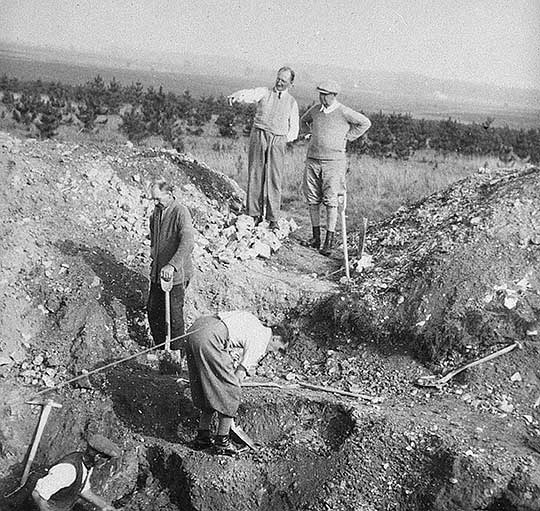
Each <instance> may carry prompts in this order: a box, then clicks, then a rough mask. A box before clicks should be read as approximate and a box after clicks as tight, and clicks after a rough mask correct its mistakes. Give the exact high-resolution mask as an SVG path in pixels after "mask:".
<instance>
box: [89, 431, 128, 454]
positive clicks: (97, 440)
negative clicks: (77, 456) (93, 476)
mask: <svg viewBox="0 0 540 511" xmlns="http://www.w3.org/2000/svg"><path fill="white" fill-rule="evenodd" d="M86 441H87V442H88V445H89V446H90V447H91V448H92V449H95V450H96V451H98V452H99V453H101V454H104V455H105V456H109V458H119V457H120V455H121V454H122V452H121V451H120V449H119V448H118V446H117V445H116V444H115V443H114V442H111V441H110V440H109V439H108V438H105V437H104V436H103V435H90V436H89V437H88V438H87V439H86Z"/></svg>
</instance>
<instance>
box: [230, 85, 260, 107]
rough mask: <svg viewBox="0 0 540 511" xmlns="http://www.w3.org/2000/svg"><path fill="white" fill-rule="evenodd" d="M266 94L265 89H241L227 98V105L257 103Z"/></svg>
mask: <svg viewBox="0 0 540 511" xmlns="http://www.w3.org/2000/svg"><path fill="white" fill-rule="evenodd" d="M267 92H268V89H267V88H266V87H256V88H255V89H242V90H238V91H236V92H233V93H232V94H231V95H230V96H227V100H228V101H229V105H232V104H233V103H257V102H258V101H260V100H261V99H262V98H263V97H264V95H265V94H266V93H267Z"/></svg>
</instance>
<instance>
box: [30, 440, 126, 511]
mask: <svg viewBox="0 0 540 511" xmlns="http://www.w3.org/2000/svg"><path fill="white" fill-rule="evenodd" d="M87 443H88V446H87V448H86V451H85V452H80V451H77V452H72V453H71V454H68V455H66V456H64V457H63V458H62V459H60V460H59V461H57V462H56V463H55V464H54V465H52V466H51V467H50V468H49V471H48V473H47V475H46V476H44V477H42V478H41V479H38V481H37V483H36V486H35V488H34V491H33V492H32V499H33V500H34V503H35V504H36V506H37V508H38V509H39V511H68V510H70V509H73V507H74V506H75V504H76V502H77V501H78V500H79V499H80V498H82V499H84V500H86V501H88V502H91V503H92V504H94V506H96V507H97V508H98V509H101V510H102V511H113V510H114V509H115V508H114V507H113V506H111V505H110V504H109V503H107V502H106V501H105V500H103V499H102V498H101V497H99V496H97V495H96V494H95V493H94V492H93V491H92V489H91V488H90V477H91V476H92V472H93V470H94V467H99V466H101V465H104V464H105V463H107V462H108V461H109V460H110V459H111V458H118V457H120V455H121V452H120V449H119V448H118V447H117V446H116V445H115V444H114V443H113V442H111V441H110V440H109V439H108V438H105V437H104V436H103V435H90V436H89V437H88V439H87Z"/></svg>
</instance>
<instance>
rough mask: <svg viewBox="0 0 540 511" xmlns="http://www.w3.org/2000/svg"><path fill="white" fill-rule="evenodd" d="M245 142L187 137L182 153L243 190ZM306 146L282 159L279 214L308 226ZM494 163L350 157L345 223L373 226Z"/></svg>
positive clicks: (430, 156)
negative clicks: (304, 182) (304, 179)
mask: <svg viewBox="0 0 540 511" xmlns="http://www.w3.org/2000/svg"><path fill="white" fill-rule="evenodd" d="M247 146H248V139H247V138H241V139H238V140H232V141H228V140H224V139H223V138H219V137H215V138H214V137H212V136H208V137H204V138H199V137H192V138H189V139H188V140H187V141H186V150H187V151H189V152H190V153H192V154H193V155H194V156H195V157H196V158H197V159H200V160H201V161H204V162H205V163H207V164H208V165H209V166H210V167H212V168H215V169H217V170H220V171H221V172H223V173H224V174H226V175H228V176H230V177H232V178H233V179H235V180H236V181H238V182H239V183H240V185H241V186H242V187H243V188H244V189H245V187H246V184H247V161H248V157H247ZM306 150H307V146H306V145H295V146H294V147H292V148H290V149H289V150H288V152H287V156H286V166H287V168H286V171H285V175H284V178H283V209H284V210H285V211H286V212H287V213H289V214H292V215H293V216H295V218H298V219H299V220H301V221H302V222H308V217H307V210H306V207H305V204H304V200H303V195H302V173H303V168H304V159H305V155H306ZM497 163H498V160H497V159H495V158H488V159H486V158H478V157H470V158H468V157H464V156H457V155H448V156H442V155H437V154H435V153H434V152H430V151H424V152H421V153H419V154H416V155H415V156H414V157H413V158H411V159H410V160H406V161H405V160H395V159H380V158H372V157H370V156H358V155H356V154H353V155H351V157H350V159H349V173H348V176H347V189H348V215H347V217H348V223H349V226H350V228H354V227H357V226H359V225H360V224H361V222H362V217H367V218H368V219H369V221H370V222H376V221H378V220H381V219H382V218H384V217H386V216H388V215H390V214H392V213H393V212H394V211H396V210H397V209H398V208H399V207H400V206H402V205H404V204H409V203H412V202H415V201H417V200H419V199H421V198H422V197H425V196H426V195H430V194H432V193H434V192H436V191H437V190H440V189H443V188H445V187H446V186H448V185H449V184H451V183H453V182H454V181H456V180H458V179H462V178H464V177H466V176H468V175H470V174H471V173H473V172H476V171H477V170H478V168H479V167H483V166H486V165H487V166H489V167H494V166H497Z"/></svg>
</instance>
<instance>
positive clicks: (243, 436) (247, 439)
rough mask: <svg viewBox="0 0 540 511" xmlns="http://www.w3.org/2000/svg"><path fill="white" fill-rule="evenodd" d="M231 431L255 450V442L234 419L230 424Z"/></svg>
mask: <svg viewBox="0 0 540 511" xmlns="http://www.w3.org/2000/svg"><path fill="white" fill-rule="evenodd" d="M231 433H232V434H233V435H234V436H235V437H236V439H237V440H239V441H240V442H242V443H243V444H245V445H247V446H248V447H249V448H250V449H252V450H253V451H256V450H257V446H256V445H255V442H254V441H253V440H252V439H251V438H250V436H249V435H248V434H247V433H246V432H245V431H244V430H243V429H242V428H241V427H240V426H238V425H237V424H236V423H235V422H234V421H233V423H232V425H231Z"/></svg>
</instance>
